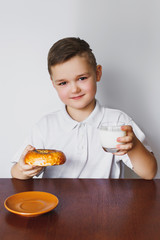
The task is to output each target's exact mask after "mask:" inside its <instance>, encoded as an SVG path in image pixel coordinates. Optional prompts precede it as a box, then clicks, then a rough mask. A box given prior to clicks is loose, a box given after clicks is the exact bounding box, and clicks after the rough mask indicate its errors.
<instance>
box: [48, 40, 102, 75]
mask: <svg viewBox="0 0 160 240" xmlns="http://www.w3.org/2000/svg"><path fill="white" fill-rule="evenodd" d="M74 56H83V57H85V58H86V60H87V61H88V63H89V64H90V65H91V67H93V69H94V71H95V72H96V68H97V63H96V59H95V56H94V54H93V52H92V49H91V48H90V46H89V44H88V43H87V42H85V41H84V40H81V39H80V38H75V37H70V38H63V39H61V40H59V41H57V42H56V43H55V44H54V45H53V46H52V47H51V48H50V50H49V53H48V71H49V74H50V75H51V67H52V66H55V65H56V64H60V63H64V62H66V61H67V60H69V59H71V58H72V57H74Z"/></svg>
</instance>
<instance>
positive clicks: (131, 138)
mask: <svg viewBox="0 0 160 240" xmlns="http://www.w3.org/2000/svg"><path fill="white" fill-rule="evenodd" d="M121 129H122V130H123V131H126V136H124V137H119V138H117V141H118V142H120V143H123V144H118V145H117V146H116V148H117V149H118V152H116V153H114V155H118V156H121V155H124V154H126V153H128V152H129V151H130V150H132V149H133V148H134V146H135V144H136V139H137V138H136V136H135V134H134V132H133V129H132V127H131V126H130V125H124V126H122V127H121Z"/></svg>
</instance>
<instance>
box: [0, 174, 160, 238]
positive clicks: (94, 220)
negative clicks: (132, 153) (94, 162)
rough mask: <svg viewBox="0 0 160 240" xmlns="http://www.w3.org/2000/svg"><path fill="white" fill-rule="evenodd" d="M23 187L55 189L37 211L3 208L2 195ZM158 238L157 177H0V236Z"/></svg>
mask: <svg viewBox="0 0 160 240" xmlns="http://www.w3.org/2000/svg"><path fill="white" fill-rule="evenodd" d="M23 191H45V192H50V193H52V194H54V195H56V196H57V197H58V199H59V204H58V206H57V207H56V208H55V209H54V210H52V211H50V212H48V213H45V214H43V215H40V216H37V217H31V218H28V217H22V216H18V215H15V214H13V213H10V212H8V211H7V210H6V209H5V208H4V205H3V203H4V200H5V199H6V198H7V197H8V196H10V195H12V194H15V193H18V192H23ZM10 239H12V240H32V239H33V240H50V239H51V240H79V239H80V240H108V239H111V240H114V239H116V240H117V239H118V240H120V239H123V240H126V239H127V240H143V239H145V240H159V239H160V180H153V181H146V180H140V179H133V180H121V179H120V180H105V179H97V180H96V179H34V180H24V181H21V180H16V179H0V240H10Z"/></svg>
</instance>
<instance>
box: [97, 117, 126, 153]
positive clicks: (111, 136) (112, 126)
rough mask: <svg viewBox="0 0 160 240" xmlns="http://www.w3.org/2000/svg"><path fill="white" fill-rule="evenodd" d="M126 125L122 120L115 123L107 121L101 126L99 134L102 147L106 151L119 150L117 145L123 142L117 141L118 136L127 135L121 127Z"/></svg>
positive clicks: (113, 151)
mask: <svg viewBox="0 0 160 240" xmlns="http://www.w3.org/2000/svg"><path fill="white" fill-rule="evenodd" d="M123 125H125V124H124V123H122V122H118V123H114V122H105V123H103V124H101V125H100V127H99V129H98V130H99V135H100V141H101V145H102V148H103V149H104V150H105V151H106V152H111V153H115V152H117V151H118V149H116V145H118V144H122V143H120V142H117V138H118V137H124V136H126V132H125V131H122V130H121V127H122V126H123Z"/></svg>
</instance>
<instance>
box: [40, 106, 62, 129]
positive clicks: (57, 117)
mask: <svg viewBox="0 0 160 240" xmlns="http://www.w3.org/2000/svg"><path fill="white" fill-rule="evenodd" d="M62 118H63V109H59V110H56V111H53V112H50V113H48V114H45V115H43V116H42V117H41V118H40V119H39V121H38V122H37V123H36V125H38V126H45V125H53V124H54V125H55V124H56V123H57V124H58V123H59V122H60V121H61V119H62Z"/></svg>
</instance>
